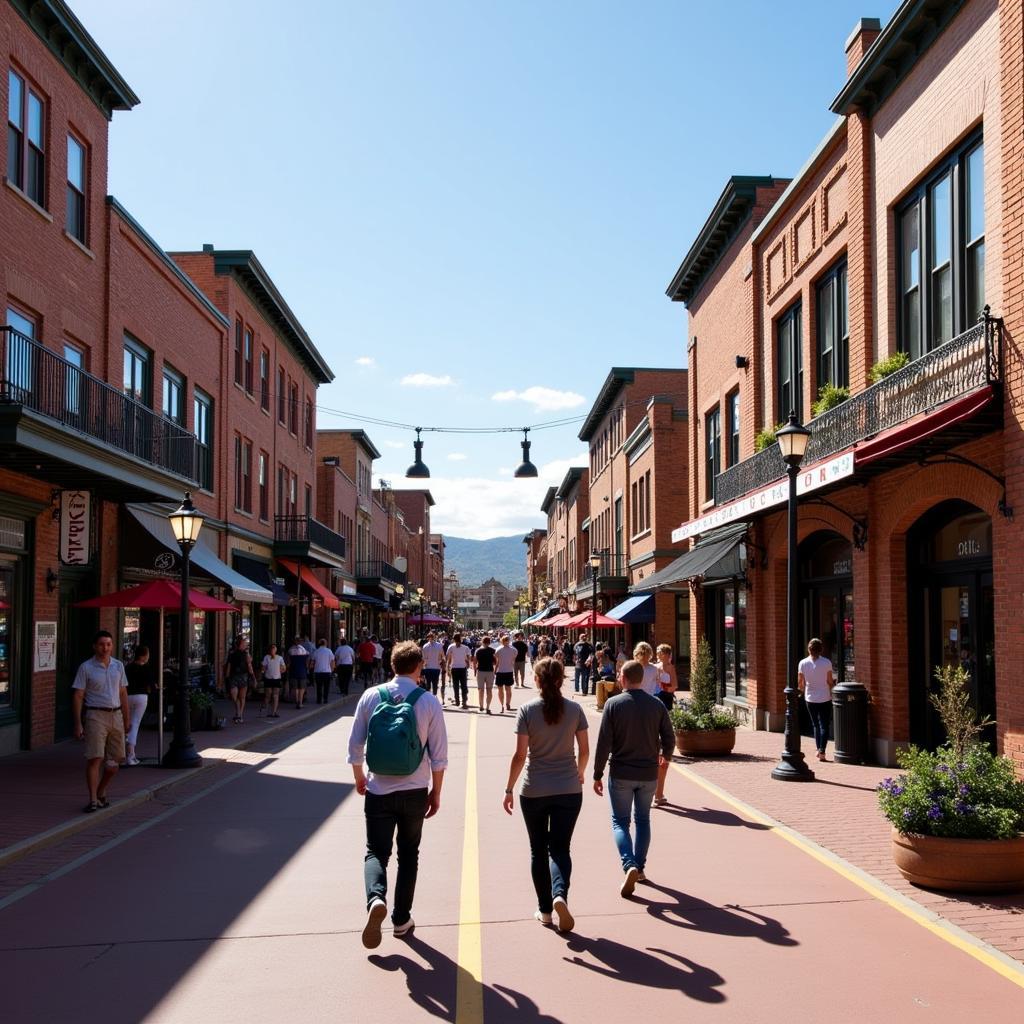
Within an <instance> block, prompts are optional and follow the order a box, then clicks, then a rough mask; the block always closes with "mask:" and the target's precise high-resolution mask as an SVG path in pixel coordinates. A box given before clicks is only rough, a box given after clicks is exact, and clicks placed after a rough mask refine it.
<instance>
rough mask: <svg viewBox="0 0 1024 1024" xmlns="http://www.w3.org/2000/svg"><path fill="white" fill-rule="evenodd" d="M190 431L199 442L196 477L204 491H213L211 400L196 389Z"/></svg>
mask: <svg viewBox="0 0 1024 1024" xmlns="http://www.w3.org/2000/svg"><path fill="white" fill-rule="evenodd" d="M192 417H193V422H192V430H193V432H194V433H195V435H196V440H197V441H198V442H199V450H198V452H197V455H198V466H197V472H196V477H197V478H198V480H199V486H200V487H202V488H203V490H204V491H212V490H213V399H212V398H211V397H210V396H209V395H207V394H205V393H204V392H202V391H200V390H199V388H196V389H195V391H194V392H193V400H192Z"/></svg>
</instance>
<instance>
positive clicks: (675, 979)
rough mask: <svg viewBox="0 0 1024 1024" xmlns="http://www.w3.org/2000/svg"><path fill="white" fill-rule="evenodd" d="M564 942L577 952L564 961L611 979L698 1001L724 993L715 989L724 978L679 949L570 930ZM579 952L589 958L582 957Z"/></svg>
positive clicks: (722, 999) (711, 999) (722, 997)
mask: <svg viewBox="0 0 1024 1024" xmlns="http://www.w3.org/2000/svg"><path fill="white" fill-rule="evenodd" d="M567 945H568V947H569V949H570V950H571V951H572V952H573V953H576V954H577V955H576V956H573V957H568V956H567V957H565V961H566V963H570V964H574V965H575V966H577V967H583V968H584V969H586V970H588V971H591V972H593V973H594V974H600V975H601V976H602V977H605V978H611V979H612V980H613V981H621V982H625V983H627V984H630V985H640V986H642V987H643V988H660V989H666V990H669V991H677V992H681V993H682V994H683V995H685V996H688V997H689V998H690V999H695V1000H697V1001H698V1002H701V1003H724V1002H725V993H724V992H720V991H719V988H720V986H722V985H724V984H725V978H723V977H722V976H721V975H720V974H719V973H718V972H717V971H713V970H712V969H711V968H710V967H704V966H702V965H701V964H698V963H697V962H696V961H694V960H690V959H688V958H687V957H685V956H681V955H680V954H679V953H672V952H670V951H669V950H667V949H659V948H657V947H655V946H648V947H647V948H646V949H638V948H637V947H636V946H627V945H624V944H623V943H621V942H615V941H614V940H612V939H605V938H600V939H591V938H587V937H585V936H583V935H578V934H573V935H572V937H571V938H570V939H569V941H568V943H567ZM581 953H582V954H589V956H590V957H592V958H593V959H592V960H587V959H584V957H583V956H580V955H579V954H581ZM655 953H657V954H658V956H655V955H654V954H655ZM662 957H664V958H665V959H662ZM594 961H597V962H596V963H595V962H594Z"/></svg>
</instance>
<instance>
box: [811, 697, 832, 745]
mask: <svg viewBox="0 0 1024 1024" xmlns="http://www.w3.org/2000/svg"><path fill="white" fill-rule="evenodd" d="M805 703H806V704H807V714H809V715H810V716H811V727H812V728H813V729H814V744H815V746H816V747H817V748H818V750H819V751H821V753H823V754H824V753H825V748H826V747H827V746H828V729H829V726H830V725H831V724H832V701H830V700H823V701H820V702H819V701H815V700H809V701H806V702H805Z"/></svg>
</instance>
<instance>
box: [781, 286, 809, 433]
mask: <svg viewBox="0 0 1024 1024" xmlns="http://www.w3.org/2000/svg"><path fill="white" fill-rule="evenodd" d="M787 321H789V322H791V323H792V325H793V330H792V332H791V336H790V343H789V344H790V352H789V356H790V376H791V379H792V387H793V401H792V402H791V403H790V405H791V406H792V408H790V409H783V408H782V405H783V402H782V391H783V387H784V385H783V382H782V328H783V325H784V324H785V323H786V322H787ZM774 335H775V410H776V413H777V415H776V419H775V422H776V423H785V422H786V421H787V420H788V419H789V414H790V413H791V412H795V413H796V418H797V420H798V421H800V422H803V416H804V337H803V335H804V330H803V299H802V298H799V299H796V301H794V302H792V303H790V305H789V306H788V307H787V308H786V309H784V310H783V311H782V313H781V314H779V317H778V318H777V319H776V321H775V331H774Z"/></svg>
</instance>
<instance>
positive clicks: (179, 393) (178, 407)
mask: <svg viewBox="0 0 1024 1024" xmlns="http://www.w3.org/2000/svg"><path fill="white" fill-rule="evenodd" d="M163 414H164V416H166V417H167V419H169V420H171V421H172V422H174V423H178V424H180V425H181V426H184V425H185V382H184V381H183V380H182V378H181V374H179V373H177V372H176V371H174V370H172V369H171V368H170V367H166V366H165V367H164V395H163Z"/></svg>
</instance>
